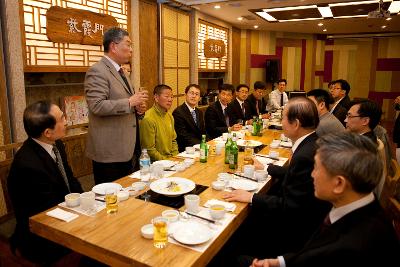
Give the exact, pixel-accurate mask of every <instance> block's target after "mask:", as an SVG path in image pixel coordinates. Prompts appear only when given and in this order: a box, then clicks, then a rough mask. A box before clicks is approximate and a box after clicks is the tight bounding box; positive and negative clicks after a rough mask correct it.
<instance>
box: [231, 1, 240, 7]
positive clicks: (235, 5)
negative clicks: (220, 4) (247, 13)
mask: <svg viewBox="0 0 400 267" xmlns="http://www.w3.org/2000/svg"><path fill="white" fill-rule="evenodd" d="M228 5H229V6H231V7H241V6H242V4H241V3H239V2H233V3H229V4H228Z"/></svg>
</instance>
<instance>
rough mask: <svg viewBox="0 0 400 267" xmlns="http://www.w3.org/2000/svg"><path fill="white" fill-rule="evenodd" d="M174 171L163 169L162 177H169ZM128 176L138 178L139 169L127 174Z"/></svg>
mask: <svg viewBox="0 0 400 267" xmlns="http://www.w3.org/2000/svg"><path fill="white" fill-rule="evenodd" d="M175 173H176V171H164V177H170V176H171V175H173V174H175ZM128 177H131V178H136V179H140V171H136V172H134V173H132V174H129V175H128Z"/></svg>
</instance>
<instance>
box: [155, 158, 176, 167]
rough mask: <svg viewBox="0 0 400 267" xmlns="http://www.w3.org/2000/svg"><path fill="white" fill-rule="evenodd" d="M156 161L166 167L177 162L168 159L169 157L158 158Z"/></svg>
mask: <svg viewBox="0 0 400 267" xmlns="http://www.w3.org/2000/svg"><path fill="white" fill-rule="evenodd" d="M154 163H156V164H161V165H163V167H164V168H170V167H172V166H174V165H175V164H177V162H176V161H172V160H167V159H163V160H157V161H155V162H153V164H154Z"/></svg>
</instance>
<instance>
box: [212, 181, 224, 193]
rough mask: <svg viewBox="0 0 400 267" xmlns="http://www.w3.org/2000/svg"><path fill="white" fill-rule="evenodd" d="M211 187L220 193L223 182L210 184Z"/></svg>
mask: <svg viewBox="0 0 400 267" xmlns="http://www.w3.org/2000/svg"><path fill="white" fill-rule="evenodd" d="M211 187H212V188H213V189H215V190H218V191H221V190H223V189H224V188H225V181H221V180H217V181H214V182H212V183H211Z"/></svg>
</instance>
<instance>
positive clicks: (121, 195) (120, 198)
mask: <svg viewBox="0 0 400 267" xmlns="http://www.w3.org/2000/svg"><path fill="white" fill-rule="evenodd" d="M117 197H118V201H124V200H127V199H128V198H129V192H128V191H119V192H118V193H117Z"/></svg>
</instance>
